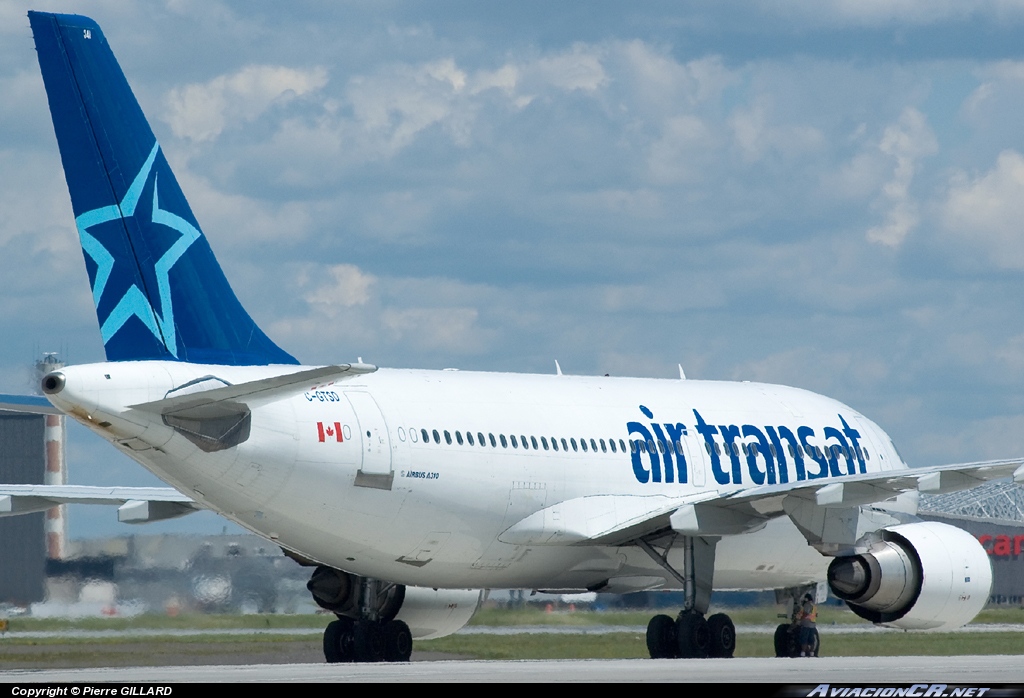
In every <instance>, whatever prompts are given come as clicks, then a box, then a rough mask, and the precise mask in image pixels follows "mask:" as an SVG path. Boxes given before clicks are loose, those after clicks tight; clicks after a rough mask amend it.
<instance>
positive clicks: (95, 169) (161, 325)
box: [29, 12, 298, 365]
mask: <svg viewBox="0 0 1024 698" xmlns="http://www.w3.org/2000/svg"><path fill="white" fill-rule="evenodd" d="M29 21H30V22H31V24H32V34H33V36H34V38H35V43H36V50H37V52H38V55H39V67H40V69H41V70H42V73H43V82H44V83H45V85H46V96H47V99H48V100H49V103H50V114H51V115H52V117H53V129H54V131H55V132H56V134H57V143H58V145H59V147H60V156H61V160H62V162H63V164H64V176H65V178H66V179H67V183H68V190H69V191H70V192H71V204H72V207H73V208H74V212H75V224H76V226H77V227H78V234H79V237H80V238H81V242H82V250H83V252H84V253H85V265H86V268H87V269H88V271H89V280H90V282H91V283H92V295H93V301H94V302H95V304H96V315H97V318H98V320H99V323H100V331H101V333H102V335H103V346H104V348H105V350H106V353H107V359H108V360H109V361H137V360H143V359H164V360H171V361H173V360H177V361H188V362H192V363H205V364H229V365H262V364H282V363H288V364H294V363H298V362H297V361H296V360H295V359H294V358H293V357H292V356H290V355H289V354H288V353H287V352H285V351H283V350H282V349H281V348H280V347H278V346H277V345H276V344H274V343H273V342H272V341H271V340H270V338H269V337H267V335H265V334H264V333H263V331H262V330H260V328H259V327H257V326H256V323H255V322H254V321H253V319H252V318H251V317H249V314H248V313H247V312H246V311H245V309H244V308H243V307H242V304H241V303H239V302H238V299H237V298H236V297H235V294H234V292H233V291H232V290H231V286H230V285H229V284H228V281H227V279H226V278H225V277H224V272H223V271H221V268H220V265H219V264H218V263H217V260H216V258H215V257H214V256H213V251H212V250H211V249H210V246H209V244H208V243H207V241H206V237H205V236H204V235H203V233H202V231H201V230H200V229H199V224H198V223H197V222H196V219H195V216H193V215H192V210H191V209H190V208H189V205H188V202H187V201H186V200H185V196H184V194H182V192H181V189H180V188H179V187H178V182H177V180H176V179H175V178H174V174H173V173H172V172H171V168H170V166H169V165H168V164H167V160H166V159H165V158H164V154H163V152H162V151H161V150H160V145H159V144H158V143H157V142H156V137H155V136H154V135H153V131H152V130H151V129H150V127H149V123H148V122H147V121H146V117H145V115H144V114H143V113H142V109H141V108H140V107H139V103H138V102H137V101H136V99H135V95H134V94H132V90H131V88H130V87H129V86H128V81H127V80H126V79H125V77H124V73H122V72H121V68H120V66H118V64H117V59H115V58H114V54H113V52H112V51H111V50H110V46H109V45H108V44H107V41H106V39H105V38H104V36H103V32H102V31H101V30H100V28H99V25H97V24H96V23H95V22H94V21H92V20H91V19H89V18H87V17H79V16H76V15H55V14H48V13H43V12H29Z"/></svg>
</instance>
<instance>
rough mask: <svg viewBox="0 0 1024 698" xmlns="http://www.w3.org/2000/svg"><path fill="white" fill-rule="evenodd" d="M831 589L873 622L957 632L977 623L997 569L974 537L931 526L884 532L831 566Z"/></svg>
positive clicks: (915, 525)
mask: <svg viewBox="0 0 1024 698" xmlns="http://www.w3.org/2000/svg"><path fill="white" fill-rule="evenodd" d="M828 585H829V588H830V589H831V590H832V593H833V594H835V595H836V596H838V597H839V598H841V599H842V600H844V601H846V603H847V605H848V606H849V607H850V609H851V610H852V611H853V612H854V613H856V614H857V615H858V616H860V617H861V618H864V619H866V620H869V621H871V622H872V623H884V624H886V625H891V626H894V627H897V628H904V629H908V630H931V629H935V628H942V629H953V628H958V627H960V626H962V625H965V624H967V623H969V622H970V621H971V620H973V619H974V617H975V616H976V615H978V613H979V612H980V611H981V609H982V607H983V606H984V605H985V602H986V601H988V597H989V593H990V592H991V590H992V566H991V564H990V563H989V559H988V553H987V552H985V549H984V548H983V547H982V546H981V544H980V543H979V542H978V541H977V540H975V538H974V536H972V535H971V534H969V533H967V532H966V531H963V530H961V529H959V528H956V527H955V526H950V525H948V524H943V523H938V522H933V521H927V522H921V523H911V524H902V525H899V526H890V527H886V528H883V529H880V530H879V531H877V532H876V533H875V534H874V541H873V542H872V543H871V544H870V546H869V549H868V551H867V552H866V553H862V554H860V555H850V556H846V557H837V558H836V559H834V560H833V561H832V564H830V565H829V567H828Z"/></svg>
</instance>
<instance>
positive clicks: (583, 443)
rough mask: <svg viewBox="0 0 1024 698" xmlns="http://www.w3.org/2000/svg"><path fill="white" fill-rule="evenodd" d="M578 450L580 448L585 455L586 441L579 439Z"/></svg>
mask: <svg viewBox="0 0 1024 698" xmlns="http://www.w3.org/2000/svg"><path fill="white" fill-rule="evenodd" d="M580 448H582V449H583V452H584V453H586V451H587V440H586V439H580Z"/></svg>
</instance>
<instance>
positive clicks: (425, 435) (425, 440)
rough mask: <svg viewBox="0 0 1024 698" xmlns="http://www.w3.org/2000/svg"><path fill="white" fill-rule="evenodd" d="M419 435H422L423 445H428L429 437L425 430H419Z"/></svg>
mask: <svg viewBox="0 0 1024 698" xmlns="http://www.w3.org/2000/svg"><path fill="white" fill-rule="evenodd" d="M420 433H421V434H423V443H425V444H428V443H430V435H429V434H427V430H426V429H420Z"/></svg>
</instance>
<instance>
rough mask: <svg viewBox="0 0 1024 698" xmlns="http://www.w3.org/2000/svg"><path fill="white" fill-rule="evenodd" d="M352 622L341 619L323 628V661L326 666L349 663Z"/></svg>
mask: <svg viewBox="0 0 1024 698" xmlns="http://www.w3.org/2000/svg"><path fill="white" fill-rule="evenodd" d="M352 658H353V651H352V621H351V620H349V619H348V618H342V619H339V620H335V621H332V622H330V623H328V624H327V627H326V628H324V659H326V660H327V663H328V664H338V663H340V662H351V661H352Z"/></svg>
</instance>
